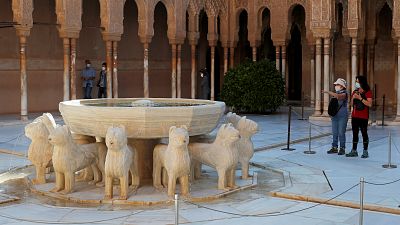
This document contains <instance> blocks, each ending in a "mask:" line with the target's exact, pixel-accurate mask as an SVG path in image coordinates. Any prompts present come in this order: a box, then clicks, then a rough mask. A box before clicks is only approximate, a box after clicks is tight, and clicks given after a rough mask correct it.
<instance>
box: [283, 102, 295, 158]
mask: <svg viewBox="0 0 400 225" xmlns="http://www.w3.org/2000/svg"><path fill="white" fill-rule="evenodd" d="M291 120H292V106H291V105H289V113H288V136H287V146H286V148H282V150H286V151H293V150H295V149H294V148H290V146H289V145H290V121H291Z"/></svg>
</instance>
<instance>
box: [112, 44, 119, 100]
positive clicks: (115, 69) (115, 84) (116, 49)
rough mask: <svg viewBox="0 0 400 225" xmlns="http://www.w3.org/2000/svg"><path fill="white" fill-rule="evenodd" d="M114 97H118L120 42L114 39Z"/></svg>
mask: <svg viewBox="0 0 400 225" xmlns="http://www.w3.org/2000/svg"><path fill="white" fill-rule="evenodd" d="M112 67H113V98H118V42H116V41H113V64H112Z"/></svg>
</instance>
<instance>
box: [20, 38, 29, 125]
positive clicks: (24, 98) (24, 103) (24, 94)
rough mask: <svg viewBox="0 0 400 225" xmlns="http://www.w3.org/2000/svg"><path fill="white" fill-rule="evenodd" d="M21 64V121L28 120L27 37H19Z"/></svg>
mask: <svg viewBox="0 0 400 225" xmlns="http://www.w3.org/2000/svg"><path fill="white" fill-rule="evenodd" d="M19 53H20V55H19V57H20V58H19V60H20V61H19V63H20V76H21V120H24V121H26V120H28V83H27V75H26V37H25V36H22V35H21V36H19Z"/></svg>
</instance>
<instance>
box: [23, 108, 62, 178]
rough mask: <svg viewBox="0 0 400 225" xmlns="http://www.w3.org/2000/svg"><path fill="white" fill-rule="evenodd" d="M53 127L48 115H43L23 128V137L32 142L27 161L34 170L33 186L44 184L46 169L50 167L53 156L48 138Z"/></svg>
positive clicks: (53, 123)
mask: <svg viewBox="0 0 400 225" xmlns="http://www.w3.org/2000/svg"><path fill="white" fill-rule="evenodd" d="M55 127H56V122H55V121H54V118H53V116H52V115H51V114H50V113H43V115H42V116H39V117H38V118H36V119H35V120H34V121H33V122H32V123H30V124H28V125H26V126H25V135H26V136H27V137H28V138H30V139H31V140H32V142H31V144H30V145H29V149H28V159H29V160H30V161H31V162H32V164H33V165H34V166H35V169H36V178H35V179H33V183H34V184H44V183H46V168H47V167H49V166H51V158H52V156H53V145H51V144H50V143H49V140H48V136H49V134H50V131H52V130H54V129H55Z"/></svg>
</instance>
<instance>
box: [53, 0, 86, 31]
mask: <svg viewBox="0 0 400 225" xmlns="http://www.w3.org/2000/svg"><path fill="white" fill-rule="evenodd" d="M56 13H57V24H59V29H58V30H59V32H60V37H61V38H64V37H65V38H78V37H79V32H80V30H81V29H82V19H81V17H82V0H56Z"/></svg>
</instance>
